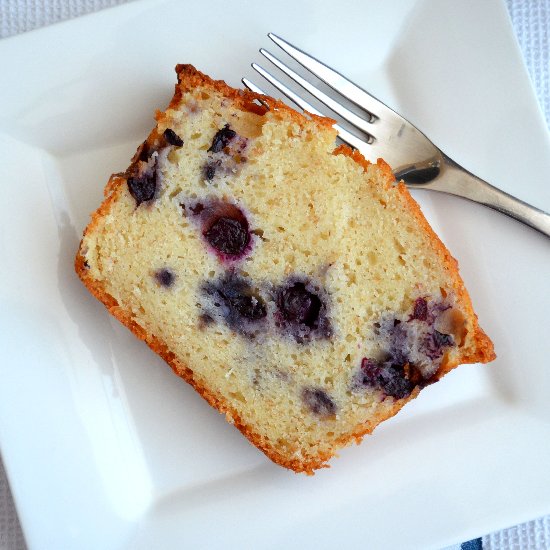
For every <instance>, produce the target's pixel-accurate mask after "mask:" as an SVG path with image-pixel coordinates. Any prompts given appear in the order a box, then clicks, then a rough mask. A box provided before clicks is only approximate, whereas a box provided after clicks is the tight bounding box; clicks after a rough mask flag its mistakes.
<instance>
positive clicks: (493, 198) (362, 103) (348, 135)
mask: <svg viewBox="0 0 550 550" xmlns="http://www.w3.org/2000/svg"><path fill="white" fill-rule="evenodd" d="M268 36H269V38H271V40H273V42H275V44H277V46H279V47H280V48H281V49H283V50H284V51H285V52H286V53H287V54H288V55H289V56H290V57H292V58H293V59H294V60H295V61H297V62H298V63H299V64H300V65H302V66H303V67H304V68H306V69H307V70H308V71H309V72H311V73H312V74H313V75H315V76H317V77H318V78H320V79H321V80H322V81H323V82H325V83H326V84H328V85H329V86H330V87H331V88H332V89H333V90H334V91H336V92H338V93H339V94H340V95H341V96H342V97H343V98H345V99H346V100H348V101H350V102H351V103H353V104H355V105H356V106H357V107H359V108H360V109H361V110H362V111H363V116H359V115H357V114H356V113H354V112H353V111H351V110H349V109H348V108H346V107H345V106H344V105H342V104H341V103H340V102H338V101H336V100H334V99H333V98H332V97H330V96H328V95H327V94H325V93H324V92H322V91H321V90H319V89H317V88H316V87H315V86H313V84H311V83H310V82H309V81H307V80H306V79H304V78H302V77H301V76H300V75H299V74H297V73H296V72H294V71H293V70H292V69H290V68H289V67H287V66H286V65H285V64H284V63H283V62H282V61H281V60H279V59H277V58H276V57H275V56H273V55H271V54H270V53H269V52H268V51H266V50H264V49H263V48H261V49H260V53H261V54H262V55H263V56H264V57H266V58H267V59H268V60H269V61H270V62H271V63H273V65H275V66H276V67H277V68H279V69H280V70H281V71H282V72H283V73H285V74H286V75H287V76H288V77H290V78H291V79H292V80H293V81H294V82H296V83H297V84H299V85H300V86H301V87H302V88H304V89H305V90H306V91H307V92H309V93H310V94H311V95H312V96H314V97H315V98H317V99H318V100H319V101H320V102H321V103H323V104H324V105H326V106H327V107H328V108H329V109H330V110H331V111H333V112H334V113H336V114H338V115H339V116H340V117H341V118H342V119H344V120H345V121H346V122H347V123H349V124H350V125H351V126H352V127H354V128H355V129H356V130H358V131H359V132H358V133H360V134H361V135H362V137H358V136H357V135H355V134H354V133H352V132H350V131H348V130H346V129H345V128H343V127H342V126H341V125H339V124H336V125H335V126H334V127H335V128H336V130H337V131H338V137H339V138H340V139H341V140H342V141H343V142H345V143H347V144H348V145H350V146H352V147H354V148H356V149H358V150H359V151H360V152H361V153H363V154H364V155H365V156H366V157H367V158H377V157H381V158H383V159H384V160H385V161H386V162H387V163H388V164H389V165H390V166H392V168H393V170H394V174H395V177H396V178H397V179H398V180H403V181H404V182H405V184H406V185H407V186H408V187H411V188H420V189H431V190H433V191H442V192H444V193H449V194H451V195H457V196H459V197H463V198H466V199H469V200H471V201H474V202H477V203H479V204H483V205H484V206H488V207H489V208H493V209H495V210H498V211H499V212H502V213H503V214H506V215H508V216H511V217H512V218H514V219H516V220H518V221H520V222H522V223H524V224H526V225H528V226H530V227H532V228H533V229H536V230H537V231H540V232H541V233H543V234H544V235H546V236H547V237H550V214H548V213H546V212H544V211H542V210H540V209H538V208H536V207H534V206H531V205H529V204H527V203H526V202H523V201H522V200H520V199H517V198H515V197H513V196H512V195H509V194H508V193H505V192H504V191H501V190H500V189H498V188H496V187H494V186H493V185H491V184H489V183H487V182H486V181H484V180H482V179H481V178H478V177H477V176H475V175H474V174H472V173H471V172H468V170H466V169H465V168H462V166H460V165H459V164H457V163H456V162H454V161H453V160H452V159H451V158H449V157H448V156H447V155H446V154H445V153H443V151H441V150H440V149H439V148H438V147H436V146H435V145H434V144H433V143H432V142H431V141H430V140H429V139H428V138H427V137H426V136H425V135H424V134H423V133H422V132H421V131H420V130H418V129H417V128H416V127H415V126H413V125H412V124H411V123H410V122H408V121H407V120H405V119H404V118H403V117H402V116H400V115H398V114H397V113H396V112H395V111H393V110H392V109H390V108H389V107H388V106H387V105H384V103H382V102H381V101H379V100H378V99H376V98H375V97H373V96H372V95H370V94H369V93H368V92H366V91H365V90H363V89H361V88H359V87H358V86H357V85H355V84H354V83H353V82H351V81H350V80H348V79H347V78H346V77H344V76H342V75H341V74H340V73H337V72H336V71H335V70H334V69H331V68H330V67H328V66H327V65H325V64H324V63H321V62H320V61H318V60H317V59H315V58H314V57H312V56H311V55H309V54H307V53H305V52H303V51H302V50H299V49H298V48H296V47H294V46H293V45H292V44H289V43H288V42H287V41H286V40H283V39H282V38H280V37H278V36H276V35H274V34H272V33H269V34H268ZM252 68H253V69H254V70H256V71H257V72H258V73H259V74H260V75H261V76H262V77H264V78H265V79H266V80H267V81H269V82H270V83H271V84H272V85H273V86H275V88H277V89H278V90H280V91H281V92H282V93H283V94H284V95H286V96H287V97H288V98H289V99H290V100H291V101H292V102H294V103H295V104H296V105H298V106H299V107H300V108H301V109H303V110H305V111H308V112H310V113H313V114H316V115H323V113H321V112H319V111H318V110H317V109H316V108H315V107H314V106H313V105H311V104H310V103H309V102H307V101H306V100H305V99H304V98H303V97H301V96H300V95H298V94H296V93H294V92H293V91H292V90H290V89H289V88H288V87H287V86H285V85H284V84H283V83H282V82H281V81H280V80H278V79H277V78H275V77H274V76H273V75H272V74H270V73H269V72H268V71H266V70H265V69H263V68H262V67H260V66H259V65H257V64H256V63H252ZM242 82H243V84H244V85H245V86H246V87H247V88H249V89H250V90H252V91H254V92H256V93H259V94H262V95H268V94H266V92H264V91H263V90H262V89H261V88H259V87H258V86H256V85H255V84H253V83H252V82H251V81H250V80H248V79H246V78H243V79H242ZM329 116H331V117H332V118H334V115H329Z"/></svg>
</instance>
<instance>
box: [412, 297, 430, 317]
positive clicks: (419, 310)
mask: <svg viewBox="0 0 550 550" xmlns="http://www.w3.org/2000/svg"><path fill="white" fill-rule="evenodd" d="M414 319H416V320H418V321H426V320H427V319H428V302H426V300H425V299H424V298H417V299H416V300H415V301H414V308H413V313H412V315H411V316H410V317H409V321H412V320H414Z"/></svg>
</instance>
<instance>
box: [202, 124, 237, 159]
mask: <svg viewBox="0 0 550 550" xmlns="http://www.w3.org/2000/svg"><path fill="white" fill-rule="evenodd" d="M236 135H237V132H235V130H231V128H229V124H226V125H225V126H224V127H223V128H222V129H221V130H218V131H217V132H216V135H215V136H214V139H213V140H212V145H211V146H210V149H208V152H210V153H219V152H220V151H222V150H223V149H225V147H227V146H228V145H229V142H230V141H231V140H232V139H234V138H235V136H236Z"/></svg>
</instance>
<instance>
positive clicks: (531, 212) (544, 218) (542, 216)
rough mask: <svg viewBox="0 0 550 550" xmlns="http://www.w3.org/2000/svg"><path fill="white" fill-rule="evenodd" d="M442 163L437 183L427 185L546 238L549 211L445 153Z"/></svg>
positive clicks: (549, 233) (548, 234)
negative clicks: (519, 223)
mask: <svg viewBox="0 0 550 550" xmlns="http://www.w3.org/2000/svg"><path fill="white" fill-rule="evenodd" d="M443 165H444V166H442V168H443V170H442V171H441V174H440V177H438V178H437V180H436V181H437V185H434V186H433V187H431V186H430V185H428V186H427V187H431V188H432V189H434V190H437V191H443V192H444V193H450V194H451V195H457V196H459V197H464V198H465V199H469V200H471V201H474V202H477V203H480V204H483V205H485V206H488V207H489V208H493V209H494V210H498V211H499V212H502V213H503V214H506V215H507V216H510V217H512V218H514V219H516V220H518V221H520V222H522V223H524V224H525V225H528V226H529V227H532V228H533V229H536V230H537V231H540V232H541V233H542V234H543V235H546V236H547V237H550V214H548V213H547V212H544V211H543V210H540V209H539V208H536V207H535V206H531V205H530V204H527V203H526V202H523V201H522V200H520V199H516V197H513V196H512V195H509V194H508V193H505V192H504V191H501V190H500V189H497V188H496V187H494V186H493V185H491V184H490V183H487V182H486V181H484V180H482V179H481V178H478V177H477V176H474V175H473V174H472V173H471V172H468V170H466V169H465V168H462V166H460V165H459V164H457V163H456V162H455V161H454V160H452V159H450V158H449V157H447V156H446V155H443ZM435 183H436V182H435V181H434V184H435Z"/></svg>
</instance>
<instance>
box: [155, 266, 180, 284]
mask: <svg viewBox="0 0 550 550" xmlns="http://www.w3.org/2000/svg"><path fill="white" fill-rule="evenodd" d="M155 279H156V280H157V282H158V284H159V285H162V286H164V287H166V288H169V287H171V286H172V285H173V284H174V281H175V280H176V275H175V274H174V272H173V271H170V270H169V269H166V268H163V269H158V270H157V271H155Z"/></svg>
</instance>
